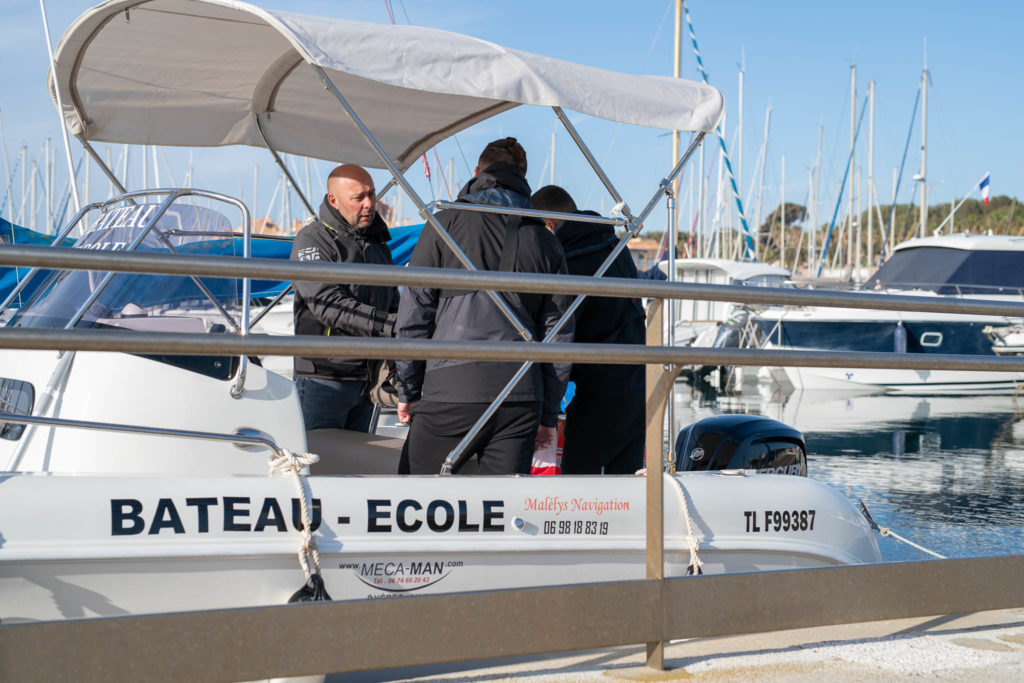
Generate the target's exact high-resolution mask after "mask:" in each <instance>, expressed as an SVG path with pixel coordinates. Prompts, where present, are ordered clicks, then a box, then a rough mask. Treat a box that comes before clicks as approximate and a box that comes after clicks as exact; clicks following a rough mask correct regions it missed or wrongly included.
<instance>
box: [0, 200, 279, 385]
mask: <svg viewBox="0 0 1024 683" xmlns="http://www.w3.org/2000/svg"><path fill="white" fill-rule="evenodd" d="M146 197H161V198H162V199H161V202H160V205H159V207H157V209H156V211H154V212H152V213H151V214H150V215H149V216H148V217H147V218H146V221H145V224H144V225H143V226H142V227H141V229H140V230H139V231H138V234H137V235H135V237H134V238H133V239H132V241H131V243H129V244H127V245H125V247H124V250H123V251H126V252H134V251H135V250H136V249H137V248H138V247H139V245H141V244H142V243H143V242H144V241H145V239H146V237H147V236H149V235H150V234H151V233H155V234H156V235H157V239H158V241H159V242H160V243H161V244H163V245H164V246H165V247H166V248H167V249H168V250H169V251H170V252H172V253H177V251H176V250H175V248H174V246H173V245H172V244H171V242H170V240H169V239H168V237H167V233H164V232H162V231H160V230H158V229H157V228H156V226H157V223H158V222H159V221H160V219H161V218H162V217H163V216H164V215H165V214H166V213H167V211H168V210H169V209H170V208H171V207H172V206H173V205H174V204H175V203H176V202H178V201H181V200H183V199H186V198H189V199H206V200H210V201H216V202H220V203H224V204H227V205H229V206H232V207H234V208H236V209H237V210H238V211H239V213H240V215H241V219H242V226H243V228H242V233H241V237H242V258H248V257H249V256H250V254H251V253H252V252H251V249H252V245H251V235H252V220H251V217H250V213H249V207H248V206H247V205H246V204H245V202H243V201H241V200H239V199H236V198H234V197H231V196H229V195H225V194H221V193H219V192H213V191H210V190H201V189H193V188H168V189H161V188H156V189H147V190H137V191H134V192H126V193H124V194H121V195H118V196H115V197H111V198H110V199H107V200H106V201H102V202H93V203H91V204H87V205H86V206H84V207H82V208H81V209H80V210H79V211H78V212H77V213H76V214H75V215H74V216H73V217H72V219H71V221H70V222H69V223H68V224H67V225H66V226H65V227H64V228H63V229H62V230H61V232H60V234H58V235H57V237H56V238H55V239H54V240H53V242H52V243H51V244H50V247H49V248H54V247H59V246H60V245H61V244H62V243H63V241H64V239H65V238H66V237H67V236H68V235H70V234H71V233H72V232H73V231H74V230H75V228H77V227H79V226H81V225H85V224H86V223H87V219H88V217H89V216H90V215H91V214H92V213H93V212H95V211H99V212H101V213H106V212H107V211H108V210H109V209H110V208H111V207H114V206H119V205H121V204H125V203H128V204H131V205H135V204H136V200H137V199H143V198H146ZM170 232H177V231H170ZM189 234H192V235H194V236H222V237H226V236H232V237H233V236H234V233H233V232H232V233H227V232H224V233H214V232H197V233H189ZM106 253H111V252H106ZM96 270H99V271H102V270H103V269H102V268H97V269H96ZM39 271H40V268H38V267H33V268H32V269H31V270H29V272H28V273H27V274H26V275H25V276H24V277H22V278H20V279H19V280H18V282H17V284H16V285H15V286H14V287H13V288H12V290H11V292H10V293H9V294H8V295H7V297H6V298H5V299H4V300H3V302H2V303H0V314H3V312H4V311H6V310H7V309H8V308H9V307H10V306H11V305H12V304H13V303H14V302H15V301H17V300H18V297H19V296H20V295H21V293H22V292H23V291H24V289H25V287H26V286H27V285H28V284H29V282H31V281H32V280H33V279H34V278H35V277H36V276H37V275H38V274H39ZM122 272H145V271H122ZM114 274H115V271H112V270H107V271H105V274H104V276H103V279H102V280H100V282H99V283H98V284H97V285H96V286H95V287H93V288H92V291H91V292H90V293H89V296H88V297H86V300H85V301H84V302H83V303H82V304H81V305H80V306H79V308H78V310H77V311H76V312H75V314H74V315H73V316H72V317H71V319H70V320H69V321H68V322H67V324H65V326H64V329H72V328H74V327H75V326H76V325H77V324H78V323H79V322H80V321H81V320H82V318H83V317H84V316H85V314H86V312H87V311H88V310H89V308H90V307H92V305H93V304H94V303H96V301H97V300H98V299H99V298H100V296H101V295H102V294H103V292H104V291H105V290H106V288H107V286H108V285H109V284H110V282H111V281H112V280H113V278H114ZM181 274H182V275H185V276H187V277H189V278H191V280H192V282H193V283H194V284H195V285H196V287H197V288H198V289H199V291H200V292H202V294H203V296H205V297H206V299H207V300H208V301H209V302H210V304H211V305H212V306H213V307H214V308H215V309H216V310H217V311H219V312H220V314H221V315H222V316H223V318H224V319H225V321H226V322H227V323H228V324H229V325H231V327H232V328H233V329H234V330H235V332H237V333H238V334H240V335H242V336H245V335H246V334H248V333H249V330H250V329H251V328H252V325H254V324H255V323H251V322H250V307H251V296H250V292H251V291H252V290H251V283H250V281H249V278H248V277H245V276H243V277H242V291H241V296H240V297H239V300H240V309H241V310H240V317H239V320H238V322H236V321H235V319H234V317H233V316H232V315H231V314H230V313H229V312H228V311H227V310H226V309H225V308H224V306H223V305H222V304H221V302H220V301H219V300H218V299H217V297H216V296H214V294H213V293H212V292H211V291H210V290H209V289H208V288H207V287H206V285H204V284H203V282H202V281H201V280H200V279H199V276H197V275H195V274H190V273H181ZM283 294H284V293H282V296H283ZM279 299H280V297H278V300H279ZM266 312H267V310H266V309H264V310H263V311H261V315H260V317H262V316H263V315H264V314H266ZM247 368H248V358H247V357H246V356H245V355H244V354H243V355H241V356H240V357H239V359H238V366H237V370H236V371H235V374H234V378H233V383H232V386H231V395H232V396H234V397H235V398H238V397H239V396H241V394H242V391H243V389H244V387H245V375H246V370H247Z"/></svg>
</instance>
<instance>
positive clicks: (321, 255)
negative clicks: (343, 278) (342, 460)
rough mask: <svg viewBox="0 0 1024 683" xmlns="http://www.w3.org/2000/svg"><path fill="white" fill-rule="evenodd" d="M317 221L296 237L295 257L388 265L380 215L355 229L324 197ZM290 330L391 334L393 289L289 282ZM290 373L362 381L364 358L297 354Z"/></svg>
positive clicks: (344, 334) (395, 296) (395, 294)
mask: <svg viewBox="0 0 1024 683" xmlns="http://www.w3.org/2000/svg"><path fill="white" fill-rule="evenodd" d="M319 214H320V215H319V219H318V220H316V221H313V222H312V223H309V224H308V225H306V226H305V227H304V228H302V230H300V231H299V234H298V235H296V236H295V243H294V244H293V246H292V254H291V258H292V260H295V261H334V262H336V263H378V264H387V265H391V264H392V260H391V250H390V249H389V248H388V245H387V242H388V240H389V239H391V235H390V233H389V232H388V228H387V225H385V224H384V219H382V218H381V217H380V215H379V214H377V215H375V216H374V219H373V223H371V224H370V225H369V226H368V227H366V228H354V227H352V226H351V225H349V224H348V222H347V221H345V219H344V218H342V216H341V214H340V213H338V211H337V210H335V208H334V207H333V206H331V205H330V204H328V203H327V199H326V197H325V198H324V201H323V203H321V204H320V211H319ZM292 284H293V285H294V287H295V305H294V309H293V312H294V318H295V334H308V335H318V336H321V335H330V336H332V337H390V336H391V334H392V330H393V328H394V320H395V316H394V313H395V312H396V311H397V310H398V288H396V287H386V286H380V285H353V284H342V283H333V282H298V281H296V282H293V283H292ZM295 376H296V377H300V376H306V377H321V378H324V379H337V380H341V379H366V378H367V372H366V361H365V360H359V359H352V358H296V359H295Z"/></svg>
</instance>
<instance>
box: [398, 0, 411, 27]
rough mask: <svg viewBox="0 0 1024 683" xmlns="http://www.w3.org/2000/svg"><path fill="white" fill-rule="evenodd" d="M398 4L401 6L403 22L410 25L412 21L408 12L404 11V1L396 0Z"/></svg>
mask: <svg viewBox="0 0 1024 683" xmlns="http://www.w3.org/2000/svg"><path fill="white" fill-rule="evenodd" d="M398 4H399V5H401V7H402V14H404V15H405V23H407V24H409V25H410V26H412V21H411V20H410V19H409V12H408V11H406V9H405V2H404V0H398Z"/></svg>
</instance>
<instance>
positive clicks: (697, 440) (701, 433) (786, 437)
mask: <svg viewBox="0 0 1024 683" xmlns="http://www.w3.org/2000/svg"><path fill="white" fill-rule="evenodd" d="M675 452H676V470H677V471H679V472H685V471H696V470H757V471H758V472H767V473H774V474H794V475H797V476H801V477H806V476H807V455H806V449H805V447H804V437H803V435H802V434H801V433H800V432H798V431H797V430H795V429H793V428H792V427H790V426H788V425H784V424H782V423H781V422H778V421H776V420H772V419H769V418H767V417H761V416H760V415H718V416H716V417H706V418H704V419H703V420H700V421H699V422H695V423H693V424H692V425H690V426H689V427H686V428H684V429H683V430H682V431H680V432H679V436H677V437H676V448H675Z"/></svg>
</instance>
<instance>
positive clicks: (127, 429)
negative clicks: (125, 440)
mask: <svg viewBox="0 0 1024 683" xmlns="http://www.w3.org/2000/svg"><path fill="white" fill-rule="evenodd" d="M7 407H9V406H7ZM22 424H31V425H38V426H42V427H68V428H74V429H92V430H96V431H102V432H121V433H125V434H139V435H148V436H161V437H176V438H182V439H196V440H200V441H221V442H227V443H231V444H234V445H235V446H236V447H238V448H240V449H242V450H253V451H262V450H264V449H269V450H271V451H273V453H274V455H275V456H277V457H281V456H283V454H284V451H283V450H282V449H281V447H280V446H278V445H277V443H276V442H275V441H274V440H273V439H272V438H271V437H270V436H269V435H267V434H263V433H262V432H258V431H256V430H252V429H247V428H243V429H239V431H237V432H236V433H234V434H220V433H217V432H198V431H193V430H189V429H170V428H166V427H146V426H142V425H127V424H118V423H115V422H94V421H90V420H69V419H66V418H54V417H41V416H38V415H24V414H20V413H6V412H4V413H0V429H4V428H6V427H8V426H12V425H22ZM8 469H10V468H8Z"/></svg>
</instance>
